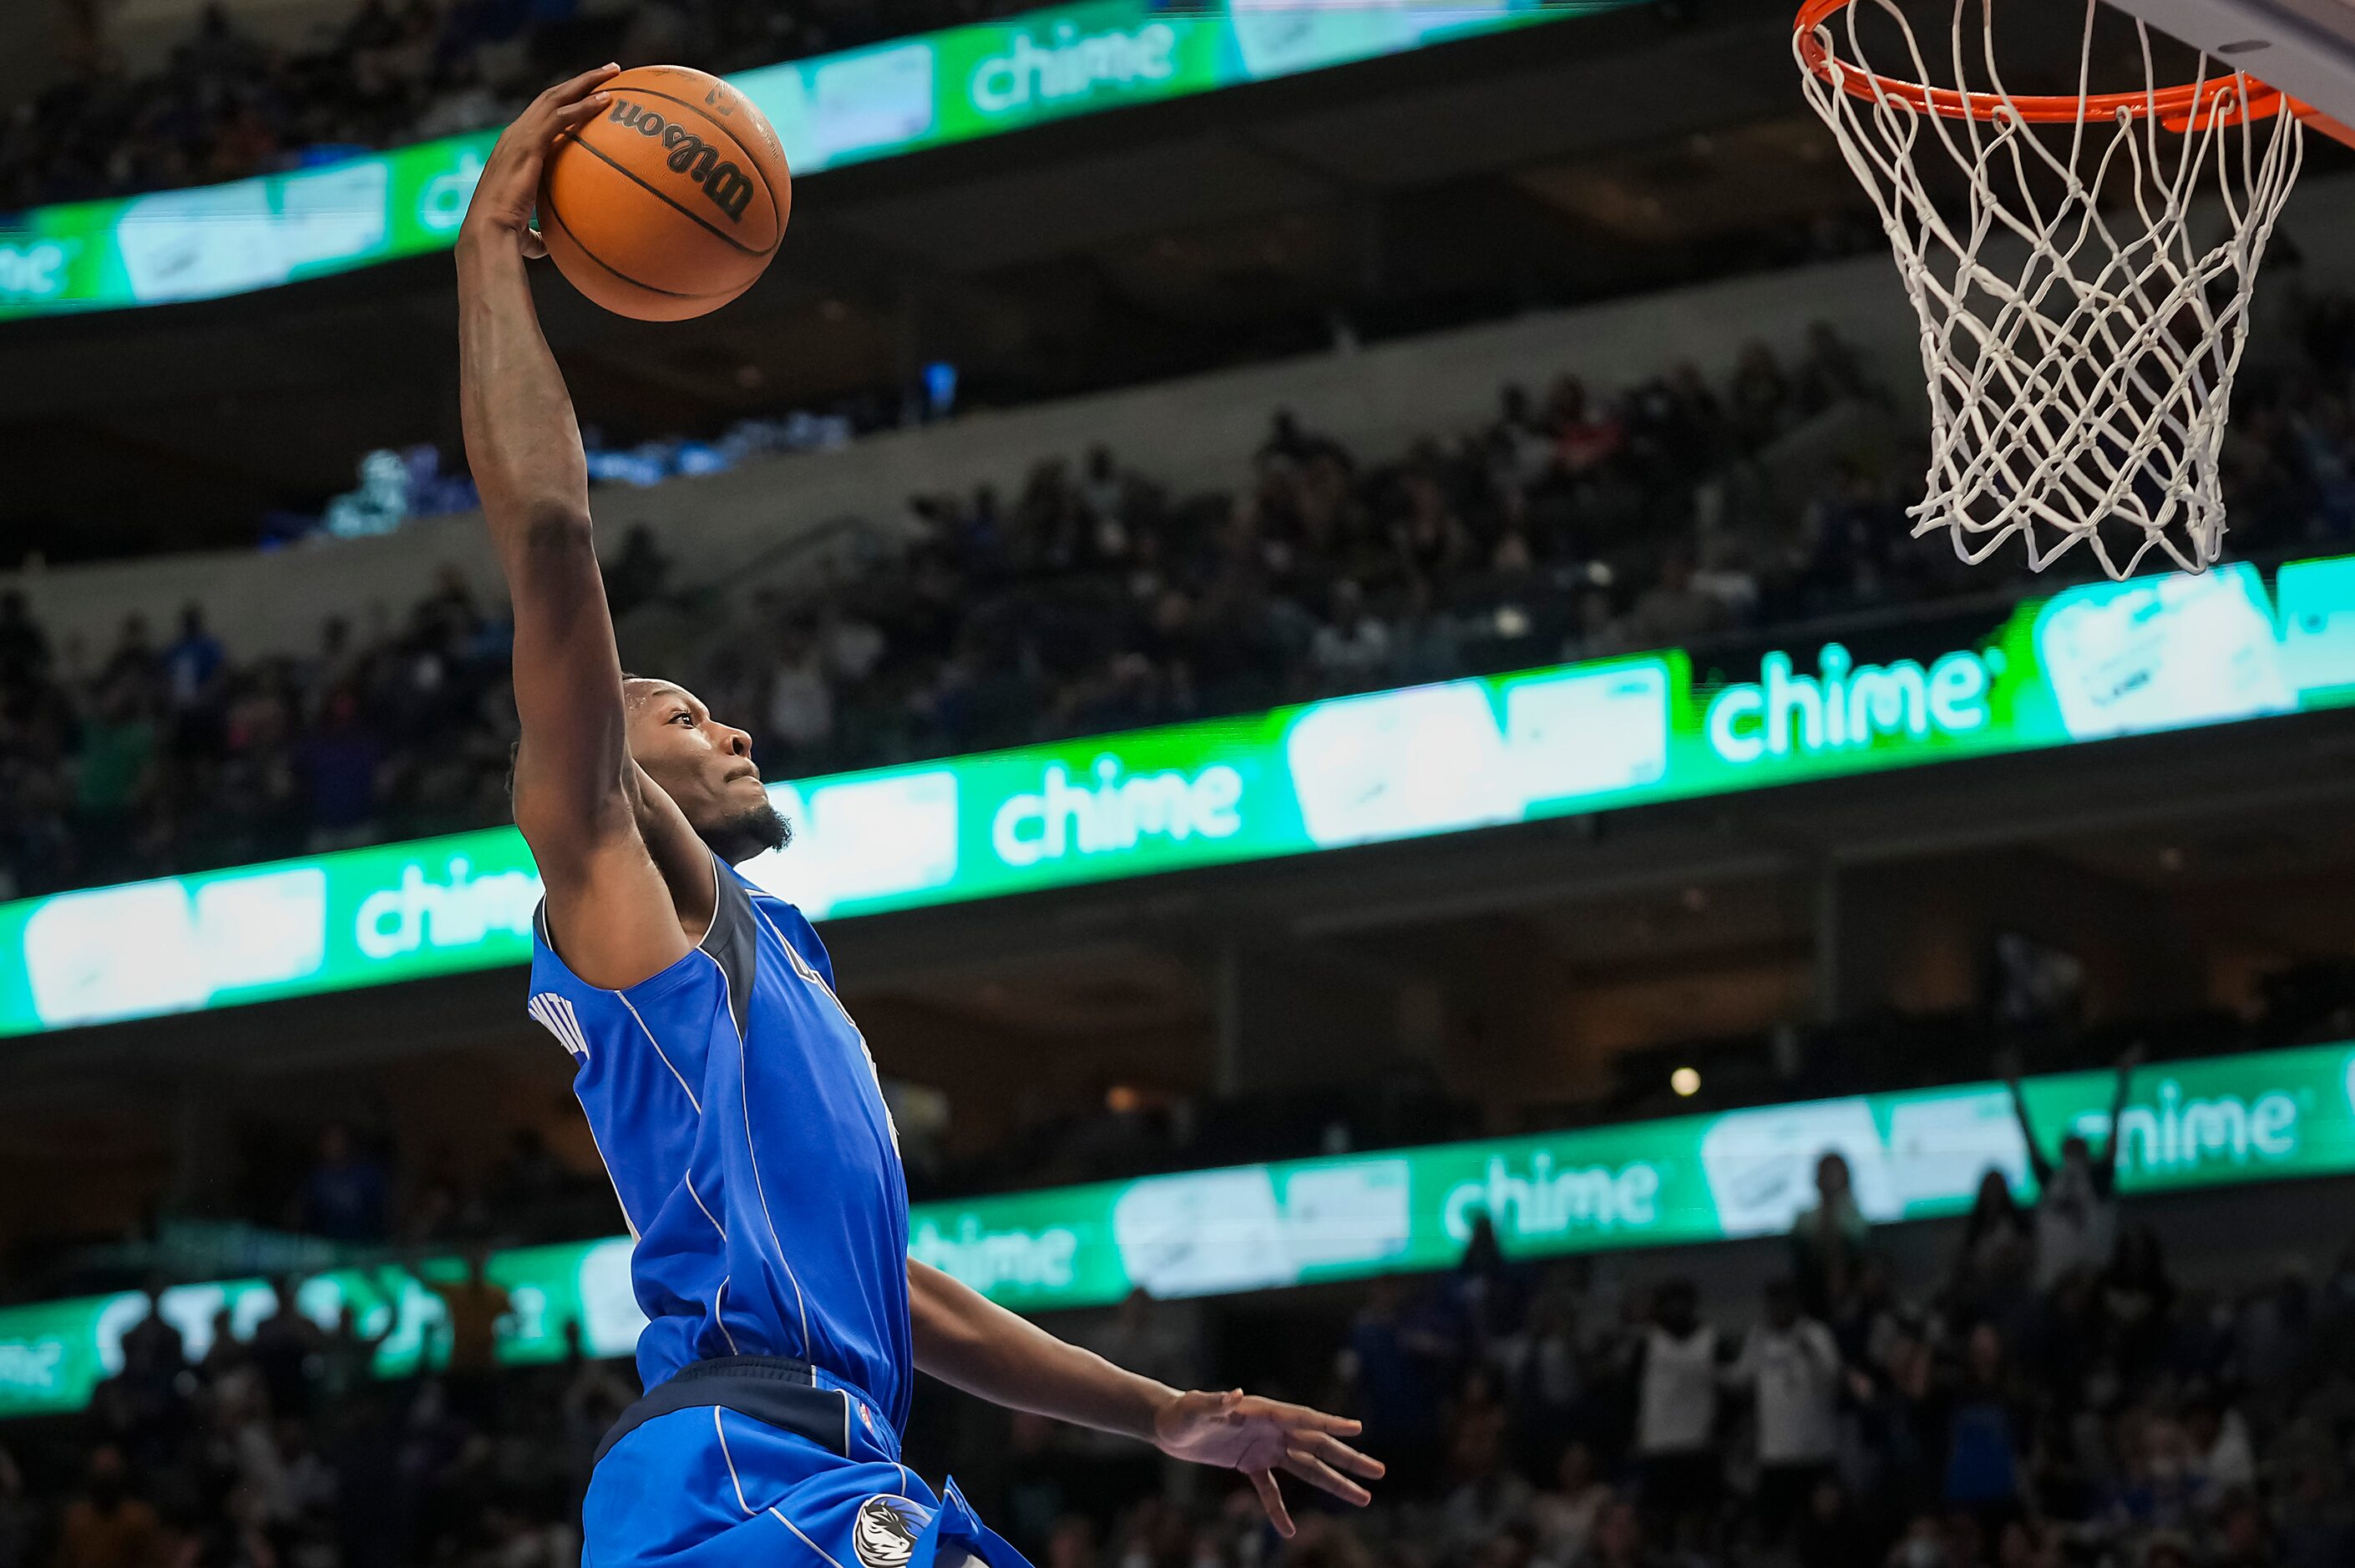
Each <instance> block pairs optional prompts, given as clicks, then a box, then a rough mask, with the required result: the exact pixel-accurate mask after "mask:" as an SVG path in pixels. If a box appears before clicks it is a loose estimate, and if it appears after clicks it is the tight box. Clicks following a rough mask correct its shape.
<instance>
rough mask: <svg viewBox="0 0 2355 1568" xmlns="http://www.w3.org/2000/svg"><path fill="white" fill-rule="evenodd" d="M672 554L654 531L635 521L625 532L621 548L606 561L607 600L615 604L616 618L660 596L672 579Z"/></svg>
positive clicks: (614, 614)
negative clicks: (660, 544)
mask: <svg viewBox="0 0 2355 1568" xmlns="http://www.w3.org/2000/svg"><path fill="white" fill-rule="evenodd" d="M670 565H671V563H670V557H669V556H666V555H665V554H663V551H662V546H659V545H657V544H655V533H654V530H653V529H651V528H649V527H647V526H646V525H645V524H643V523H634V524H631V525H630V528H629V531H628V532H627V533H624V534H623V535H622V547H621V549H620V550H619V551H618V552H616V553H615V555H614V556H613V559H612V560H610V561H608V562H606V563H605V602H606V603H607V604H608V605H610V606H612V608H613V619H614V620H621V618H622V617H623V616H625V615H627V614H628V613H629V612H630V611H632V610H634V609H637V608H638V606H640V605H642V604H650V603H652V602H653V601H654V600H655V599H659V598H661V597H662V594H663V590H664V588H666V586H667V585H668V583H669V580H670Z"/></svg>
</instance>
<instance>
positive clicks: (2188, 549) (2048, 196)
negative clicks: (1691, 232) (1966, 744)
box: [1792, 0, 2305, 577]
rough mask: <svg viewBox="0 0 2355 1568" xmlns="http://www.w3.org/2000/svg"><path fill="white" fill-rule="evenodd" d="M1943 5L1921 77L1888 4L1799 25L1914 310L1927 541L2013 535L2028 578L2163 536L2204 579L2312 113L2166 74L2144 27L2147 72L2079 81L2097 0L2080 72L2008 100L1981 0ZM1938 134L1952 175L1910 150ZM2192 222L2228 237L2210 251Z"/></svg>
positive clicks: (2266, 96)
mask: <svg viewBox="0 0 2355 1568" xmlns="http://www.w3.org/2000/svg"><path fill="white" fill-rule="evenodd" d="M1951 4H1952V5H1953V6H1954V20H1953V26H1952V37H1951V45H1950V48H1951V55H1952V58H1951V62H1950V69H1951V72H1952V77H1951V81H1952V85H1950V86H1942V85H1933V79H1932V74H1931V72H1930V70H1929V69H1928V65H1927V62H1926V60H1925V58H1924V57H1923V52H1922V49H1921V47H1920V45H1919V44H1918V43H1917V42H1916V40H1915V38H1914V36H1913V28H1912V27H1911V26H1908V25H1907V23H1906V20H1905V17H1904V16H1903V15H1902V13H1901V12H1900V11H1899V9H1898V6H1897V4H1896V0H1807V3H1806V5H1805V6H1804V7H1803V8H1802V9H1801V10H1800V12H1799V15H1798V20H1797V23H1796V30H1795V32H1794V35H1793V38H1792V48H1793V52H1794V53H1795V54H1796V56H1797V57H1798V61H1799V65H1800V67H1801V68H1802V69H1803V70H1804V72H1805V76H1804V79H1803V80H1804V85H1805V87H1806V93H1807V101H1808V102H1809V103H1810V104H1812V105H1813V106H1814V108H1815V111H1816V112H1817V114H1818V115H1819V116H1821V117H1822V119H1823V122H1824V123H1825V124H1827V125H1828V126H1830V127H1831V131H1832V134H1833V136H1834V137H1835V138H1837V139H1838V143H1839V148H1840V153H1841V154H1842V155H1843V156H1844V157H1846V158H1847V160H1848V164H1849V168H1851V169H1853V170H1854V171H1855V172H1856V175H1857V177H1858V178H1859V179H1860V180H1862V181H1863V182H1864V185H1865V188H1866V190H1867V191H1868V192H1869V193H1870V195H1871V197H1872V201H1873V205H1874V207H1876V208H1877V209H1878V210H1879V212H1880V215H1881V228H1883V229H1884V230H1885V231H1886V232H1887V234H1888V236H1889V238H1890V240H1891V243H1892V245H1893V246H1894V247H1895V249H1896V252H1897V270H1898V273H1899V275H1900V277H1901V278H1902V280H1903V281H1904V284H1905V292H1906V294H1907V295H1908V297H1910V298H1911V299H1912V300H1913V307H1914V310H1915V312H1916V313H1917V314H1918V315H1919V316H1920V319H1921V325H1922V366H1923V370H1924V372H1926V373H1927V375H1928V377H1929V389H1930V420H1931V425H1930V446H1931V453H1930V468H1929V476H1928V481H1927V485H1926V490H1925V493H1924V494H1923V499H1922V501H1921V503H1920V504H1918V505H1916V506H1914V507H1913V509H1912V515H1913V520H1914V524H1913V534H1914V536H1915V537H1916V538H1920V537H1923V536H1924V535H1930V534H1934V533H1937V532H1941V531H1944V532H1945V533H1947V534H1949V535H1952V537H1953V539H1954V544H1955V554H1956V555H1958V556H1961V557H1962V558H1963V559H1964V560H1966V561H1968V562H1972V563H1977V562H1979V561H1982V560H1985V559H1986V558H1987V556H1989V555H1991V554H1992V553H1993V552H1994V551H1995V550H1996V549H1997V548H1998V547H1999V546H2002V545H2003V543H2004V542H2005V541H2006V540H2008V539H2010V538H2012V537H2013V536H2015V535H2017V536H2019V539H2020V540H2021V542H2022V543H2023V544H2024V545H2025V546H2026V548H2027V552H2028V562H2029V565H2030V567H2031V568H2033V569H2034V570H2037V571H2042V570H2043V569H2044V568H2045V567H2047V566H2049V565H2051V563H2052V561H2053V560H2054V559H2056V558H2057V557H2059V556H2061V555H2062V554H2063V553H2065V552H2066V551H2067V550H2069V549H2070V548H2071V547H2072V546H2075V545H2077V544H2079V543H2081V542H2082V543H2086V544H2089V545H2090V546H2091V548H2092V549H2093V552H2094V556H2095V557H2096V558H2097V559H2099V560H2100V562H2101V564H2102V567H2103V569H2104V570H2105V571H2107V572H2108V573H2109V574H2110V575H2111V576H2112V577H2126V576H2127V575H2129V574H2131V573H2132V572H2133V571H2134V570H2135V568H2136V567H2137V566H2138V565H2139V564H2140V563H2141V561H2142V559H2143V557H2144V556H2146V555H2147V554H2149V553H2150V552H2151V551H2152V550H2154V549H2156V550H2158V551H2160V552H2162V553H2163V554H2164V555H2165V556H2167V558H2168V559H2169V560H2171V561H2173V562H2174V563H2175V564H2176V565H2177V566H2179V567H2181V568H2183V569H2184V570H2186V571H2192V572H2197V571H2203V570H2205V569H2206V568H2207V567H2208V566H2209V565H2210V564H2211V563H2212V562H2214V561H2215V560H2216V559H2217V557H2218V556H2219V555H2221V554H2222V548H2223V535H2224V527H2225V519H2224V503H2223V496H2222V490H2221V487H2220V486H2219V484H2218V481H2217V465H2216V457H2217V450H2218V448H2219V446H2220V445H2221V444H2222V440H2223V433H2224V420H2225V417H2226V414H2227V411H2228V408H2229V405H2230V402H2231V398H2232V376H2233V372H2234V371H2235V370H2236V369H2237V368H2238V367H2239V365H2240V362H2241V351H2242V349H2243V346H2244V345H2245V344H2246V341H2247V336H2248V310H2249V292H2250V290H2251V288H2252V287H2253V285H2254V283H2255V281H2256V274H2257V268H2258V265H2259V263H2260V262H2261V261H2262V260H2264V249H2265V242H2266V240H2267V239H2268V238H2270V237H2271V235H2272V233H2273V227H2274V222H2275V219H2276V218H2278V217H2280V216H2281V210H2282V206H2283V203H2284V202H2285V201H2286V200H2287V199H2288V196H2289V191H2290V186H2291V185H2292V183H2293V182H2294V181H2295V180H2296V177H2297V171H2298V165H2299V163H2300V161H2301V159H2302V157H2303V154H2304V141H2303V136H2302V130H2301V125H2300V115H2301V114H2302V113H2303V112H2305V106H2304V105H2302V104H2299V103H2297V102H2296V101H2294V100H2290V99H2287V98H2286V97H2285V96H2284V95H2283V94H2281V93H2280V92H2278V91H2276V90H2274V89H2273V88H2270V87H2267V86H2266V85H2265V84H2264V83H2263V82H2261V81H2258V80H2256V79H2254V78H2252V77H2250V76H2249V75H2247V74H2246V73H2245V72H2241V71H2235V70H2232V69H2227V68H2225V67H2222V66H2219V65H2216V64H2215V62H2213V61H2212V60H2211V59H2210V58H2209V57H2208V56H2206V55H2201V56H2200V57H2199V63H2198V66H2197V68H2196V69H2194V71H2193V72H2192V76H2193V79H2192V80H2190V82H2189V83H2184V84H2180V85H2176V86H2169V87H2163V86H2161V85H2160V84H2159V82H2158V75H2157V72H2156V70H2155V69H2154V67H2153V64H2152V58H2151V36H2150V31H2149V29H2148V27H2147V26H2146V25H2145V24H2143V23H2142V22H2140V21H2137V22H2136V23H2135V24H2134V26H2135V30H2136V37H2137V42H2138V44H2139V46H2140V57H2141V64H2142V73H2141V74H2142V85H2141V87H2140V89H2139V90H2132V91H2124V92H2094V91H2091V90H2088V89H2089V83H2090V80H2091V77H2092V74H2093V70H2094V22H2095V17H2096V14H2097V12H2098V10H2099V8H2100V6H2101V5H2102V0H2085V27H2084V34H2083V47H2082V49H2081V51H2080V55H2079V59H2078V69H2077V71H2076V78H2077V90H2076V91H2075V92H2073V93H2054V94H2044V95H2015V94H2013V93H2012V92H2011V91H2010V90H2009V89H2007V88H2006V87H2005V86H2004V83H2003V79H2002V77H2001V76H2000V75H1999V74H1998V70H1997V69H1996V58H1995V28H1994V19H1993V16H1992V10H1993V5H1992V3H1991V0H1979V4H1980V6H1981V12H1982V15H1981V18H1980V20H1979V22H1978V24H1977V26H1976V27H1973V26H1968V25H1967V17H1966V13H1967V12H1968V10H1969V8H1970V6H1971V5H1972V0H1951ZM1868 6H1869V8H1870V10H1871V11H1872V12H1876V13H1879V14H1881V15H1884V16H1888V17H1890V18H1892V19H1893V20H1894V21H1895V23H1896V25H1897V27H1898V29H1899V31H1900V33H1901V34H1902V38H1903V47H1904V51H1905V54H1906V57H1907V58H1906V60H1905V62H1904V69H1907V70H1908V71H1909V72H1910V73H1911V74H1910V77H1909V78H1900V77H1891V76H1887V75H1883V74H1881V73H1880V72H1878V71H1875V70H1874V69H1872V68H1871V65H1870V62H1869V61H1868V60H1867V58H1866V56H1865V52H1864V48H1863V42H1862V38H1861V37H1860V33H1859V26H1858V22H1857V16H1858V13H1859V11H1860V10H1865V9H1867V8H1868ZM1843 13H1845V17H1846V20H1845V25H1844V26H1840V27H1839V29H1838V33H1839V36H1838V37H1836V36H1835V31H1834V18H1835V17H1836V16H1841V15H1842V14H1843ZM1972 34H1975V35H1976V37H1975V42H1976V45H1977V48H1976V49H1975V50H1974V51H1969V52H1975V53H1976V54H1977V57H1978V58H1977V59H1976V60H1973V59H1971V58H1968V53H1966V48H1965V39H1966V36H1968V35H1972ZM1842 45H1845V48H1844V49H1843V48H1841V46H1842ZM1975 78H1976V79H1977V80H1978V81H1983V82H1984V86H1983V87H1982V86H1979V85H1977V84H1976V83H1975ZM1925 132H1926V134H1925ZM1934 150H1943V151H1944V152H1945V154H1946V156H1947V158H1949V159H1951V160H1952V162H1953V164H1954V165H1955V171H1956V172H1958V174H1959V175H1960V179H1959V180H1958V181H1952V180H1949V179H1948V178H1947V177H1946V176H1945V175H1943V174H1941V173H1939V172H1937V170H1936V163H1935V160H1934V159H1930V160H1928V162H1929V163H1930V164H1931V167H1930V168H1929V169H1928V170H1925V169H1924V168H1923V166H1922V165H1921V164H1917V162H1916V156H1917V154H1926V153H1931V152H1933V151H1934ZM1925 176H1926V177H1925ZM1934 186H1935V187H1937V188H1935V189H1934ZM2195 204H2197V206H2198V207H2199V210H2198V211H2197V212H2195V210H2194V207H2195ZM2195 222H2197V223H2199V224H2200V226H2201V227H2202V228H2207V227H2209V226H2211V225H2221V233H2219V234H2217V235H2216V237H2215V238H2214V240H2213V242H2212V243H2210V244H2204V245H2203V244H2202V243H2200V241H2199V240H2198V239H2196V238H2194V237H2193V234H2192V227H2193V225H2194V223H2195Z"/></svg>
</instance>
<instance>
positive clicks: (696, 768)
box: [630, 681, 783, 860]
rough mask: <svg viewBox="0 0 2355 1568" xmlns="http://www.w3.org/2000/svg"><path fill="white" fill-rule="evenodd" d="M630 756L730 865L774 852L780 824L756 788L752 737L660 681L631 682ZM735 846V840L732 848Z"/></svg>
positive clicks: (765, 793)
mask: <svg viewBox="0 0 2355 1568" xmlns="http://www.w3.org/2000/svg"><path fill="white" fill-rule="evenodd" d="M631 685H632V688H633V690H632V691H631V693H630V696H631V698H632V701H631V703H630V755H631V756H632V757H633V758H635V759H636V760H637V764H638V766H639V767H641V768H645V770H646V776H647V777H648V778H650V779H653V780H654V781H655V783H657V784H659V785H661V786H662V788H663V792H664V793H665V794H666V795H668V796H669V797H670V798H671V800H673V801H675V802H677V806H678V809H679V810H681V811H682V812H684V813H685V814H686V816H687V822H688V823H689V824H690V825H691V826H692V827H693V828H694V829H695V831H696V832H698V834H700V835H702V837H703V839H704V841H705V842H708V843H709V844H710V845H711V847H712V848H713V849H714V850H717V851H718V852H719V853H720V854H722V855H724V856H727V857H728V858H730V859H731V860H736V859H742V858H745V857H746V856H748V855H751V854H757V853H760V852H761V851H762V850H763V849H774V848H776V847H777V845H778V844H779V843H781V842H783V823H782V821H780V820H779V819H778V818H777V816H776V813H775V811H774V810H773V809H772V808H771V807H770V804H769V793H768V791H767V790H766V789H762V787H761V774H760V769H759V768H756V767H754V766H753V763H752V737H751V736H749V735H747V734H745V733H744V732H743V731H742V730H741V729H738V728H736V727H734V726H731V725H724V724H721V723H720V722H719V720H718V719H715V718H713V717H712V716H711V710H710V709H709V708H707V707H705V706H704V705H703V703H702V701H701V699H699V698H698V697H697V696H696V695H695V694H694V693H692V692H689V691H687V690H686V689H685V688H683V687H679V686H674V685H672V684H671V683H669V682H667V681H633V682H632V683H631ZM739 841H741V842H739Z"/></svg>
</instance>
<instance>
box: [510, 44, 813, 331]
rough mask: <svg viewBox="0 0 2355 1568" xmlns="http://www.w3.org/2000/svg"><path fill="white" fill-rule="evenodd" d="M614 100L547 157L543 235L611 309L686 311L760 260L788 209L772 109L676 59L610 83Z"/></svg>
mask: <svg viewBox="0 0 2355 1568" xmlns="http://www.w3.org/2000/svg"><path fill="white" fill-rule="evenodd" d="M604 90H605V91H606V92H608V93H610V94H612V96H613V105H612V107H611V108H610V109H608V110H607V111H605V112H604V113H602V114H601V115H599V116H598V117H597V118H596V119H594V120H591V121H590V122H588V123H587V124H585V125H583V126H582V127H581V129H580V131H579V132H577V133H576V134H574V135H573V136H571V137H570V138H569V139H568V140H566V141H565V142H563V143H561V144H559V146H558V147H557V148H556V150H555V151H554V152H553V153H552V154H549V160H548V168H547V172H546V173H545V174H544V175H542V176H541V179H540V186H539V231H540V236H541V238H544V239H545V240H546V241H547V242H548V253H549V257H550V258H551V259H552V260H554V261H555V262H556V265H557V267H558V268H559V270H561V271H562V272H563V273H564V276H565V277H566V278H567V279H569V280H570V281H571V283H572V286H573V287H574V288H577V289H579V290H580V291H581V292H582V293H584V294H586V295H588V296H589V297H590V298H591V299H592V300H594V301H596V302H598V303H599V304H601V305H602V306H604V307H605V308H606V309H607V310H609V311H613V312H614V313H617V314H620V315H624V316H633V317H635V318H636V319H638V320H640V321H655V322H670V321H685V320H687V318H689V317H691V316H699V315H704V314H707V313H709V312H712V311H716V310H718V309H719V307H720V306H722V305H724V304H726V303H727V302H729V301H730V300H732V299H734V298H736V297H737V296H738V295H739V294H741V293H742V292H743V291H745V290H747V289H749V288H751V286H752V284H753V283H754V282H755V281H758V280H759V278H760V276H761V274H762V271H764V270H767V268H768V265H769V261H770V259H771V258H773V257H774V256H775V255H776V253H777V244H778V241H779V240H781V239H783V238H784V233H785V219H786V217H787V215H788V214H789V213H791V212H792V210H793V175H792V172H791V171H790V170H789V169H788V168H787V167H786V165H785V150H784V147H783V144H782V143H779V142H778V140H777V132H776V131H775V129H774V128H773V127H772V126H771V125H770V123H769V122H768V120H767V118H766V117H765V116H764V115H762V112H761V111H759V110H757V109H755V108H753V107H752V105H751V102H750V101H747V100H746V99H745V97H744V96H743V94H741V93H740V92H738V91H737V90H735V89H734V88H732V87H730V86H729V85H728V84H727V83H726V82H724V81H722V80H720V79H719V78H718V77H716V76H710V75H708V74H706V73H705V72H703V71H699V70H689V69H687V68H686V67H684V66H640V67H637V68H636V69H632V70H625V71H623V73H622V74H621V75H619V76H617V77H615V78H613V80H612V81H610V82H608V83H606V84H605V88H604Z"/></svg>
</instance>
